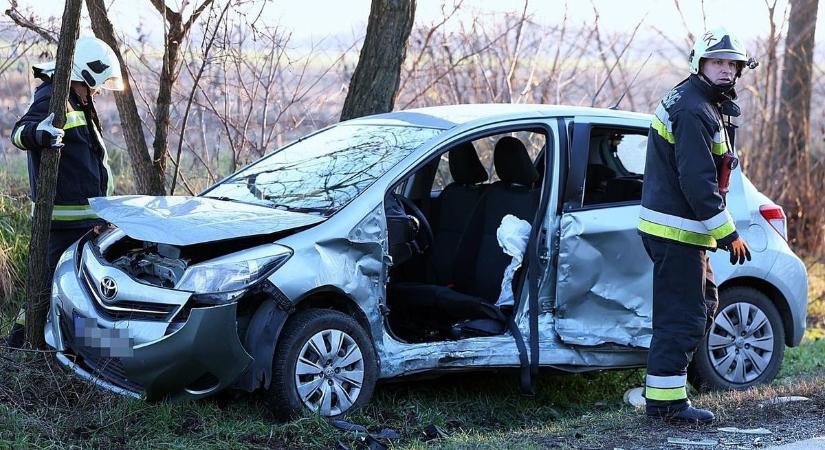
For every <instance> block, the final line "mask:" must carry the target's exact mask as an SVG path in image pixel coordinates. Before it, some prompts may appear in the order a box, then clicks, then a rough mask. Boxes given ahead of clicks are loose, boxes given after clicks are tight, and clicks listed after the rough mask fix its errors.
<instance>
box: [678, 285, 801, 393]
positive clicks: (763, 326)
mask: <svg viewBox="0 0 825 450" xmlns="http://www.w3.org/2000/svg"><path fill="white" fill-rule="evenodd" d="M784 354H785V330H784V328H783V327H782V317H781V316H780V315H779V311H778V310H777V309H776V306H775V305H774V304H773V302H772V301H771V299H770V298H768V296H767V295H765V294H764V293H762V292H760V291H758V290H756V289H753V288H750V287H734V288H730V289H725V290H723V291H721V292H720V294H719V308H718V310H717V311H716V316H715V317H714V320H713V325H712V326H711V329H710V331H709V332H708V334H707V336H705V338H704V339H703V340H702V343H701V344H700V346H699V349H698V350H697V351H696V354H695V355H694V358H693V362H692V363H691V366H690V368H689V369H688V375H689V376H690V379H691V383H692V384H693V385H694V386H696V387H697V388H700V389H704V390H707V389H747V388H749V387H751V386H754V385H757V384H763V383H770V382H771V381H772V380H773V379H774V378H775V377H776V374H777V373H779V368H780V366H781V365H782V358H783V357H784Z"/></svg>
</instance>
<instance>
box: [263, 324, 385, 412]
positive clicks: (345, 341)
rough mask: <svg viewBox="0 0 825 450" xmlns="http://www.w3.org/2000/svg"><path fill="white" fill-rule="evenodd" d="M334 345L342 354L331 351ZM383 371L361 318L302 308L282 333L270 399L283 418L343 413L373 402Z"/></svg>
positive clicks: (276, 354)
mask: <svg viewBox="0 0 825 450" xmlns="http://www.w3.org/2000/svg"><path fill="white" fill-rule="evenodd" d="M320 346H323V348H322V349H321V348H320ZM333 348H338V349H339V352H338V353H332V354H330V353H331V352H332V349H333ZM317 349H320V351H318V350H317ZM359 352H360V355H359V354H358V353H359ZM321 353H324V355H321ZM301 355H303V356H304V359H303V361H302V363H301V365H300V366H299V365H298V362H299V356H301ZM322 357H323V358H324V359H322ZM298 368H300V371H301V374H298V372H297V371H296V369H298ZM316 369H317V370H318V372H314V370H316ZM336 369H337V370H336ZM310 370H312V372H310ZM377 375H378V367H377V365H376V360H375V351H374V350H373V345H372V342H371V340H370V339H369V337H368V335H367V333H366V332H365V331H364V329H363V327H362V326H361V325H360V324H359V323H358V322H357V321H356V320H355V319H353V318H352V317H350V316H348V315H346V314H344V313H342V312H339V311H334V310H328V309H309V310H305V311H300V312H297V313H296V314H295V315H294V316H293V317H292V318H290V319H289V321H288V322H287V323H286V325H285V326H284V329H283V331H281V334H280V337H279V342H278V344H277V345H276V347H275V354H274V356H273V360H272V382H271V383H270V385H269V389H268V390H267V392H266V400H267V403H268V405H269V408H270V410H271V411H272V413H273V414H274V415H275V417H277V418H279V419H283V420H288V419H292V418H295V417H297V416H300V415H302V414H303V413H305V412H310V413H313V412H314V413H319V414H321V415H323V416H326V417H340V416H343V415H345V414H347V413H349V412H352V411H354V410H356V409H358V408H360V407H361V406H363V405H365V404H366V403H367V402H369V400H370V397H372V392H373V390H374V389H375V381H376V379H377ZM359 380H360V386H358V383H357V382H358V381H359ZM299 385H300V387H301V388H302V389H299ZM299 391H300V392H299ZM302 393H303V395H302Z"/></svg>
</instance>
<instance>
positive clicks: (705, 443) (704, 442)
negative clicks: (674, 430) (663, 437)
mask: <svg viewBox="0 0 825 450" xmlns="http://www.w3.org/2000/svg"><path fill="white" fill-rule="evenodd" d="M667 443H668V444H676V445H696V446H699V447H715V446H717V445H719V442H717V441H714V440H713V439H701V440H698V441H691V440H690V439H685V438H673V437H669V438H667Z"/></svg>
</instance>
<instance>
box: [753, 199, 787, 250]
mask: <svg viewBox="0 0 825 450" xmlns="http://www.w3.org/2000/svg"><path fill="white" fill-rule="evenodd" d="M759 213H760V214H762V217H764V218H765V220H767V221H768V223H769V224H771V226H772V227H773V229H774V230H776V232H777V233H779V235H780V236H782V239H785V240H786V241H787V240H788V218H787V217H785V211H784V210H782V207H781V206H779V205H762V206H760V207H759Z"/></svg>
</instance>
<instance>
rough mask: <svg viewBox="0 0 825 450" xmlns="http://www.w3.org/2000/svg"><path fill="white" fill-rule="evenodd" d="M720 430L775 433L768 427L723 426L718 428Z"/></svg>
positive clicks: (727, 431) (743, 432)
mask: <svg viewBox="0 0 825 450" xmlns="http://www.w3.org/2000/svg"><path fill="white" fill-rule="evenodd" d="M717 429H718V430H719V431H722V432H725V433H741V434H773V433H772V432H771V430H768V429H766V428H761V427H760V428H738V427H722V428H717Z"/></svg>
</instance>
